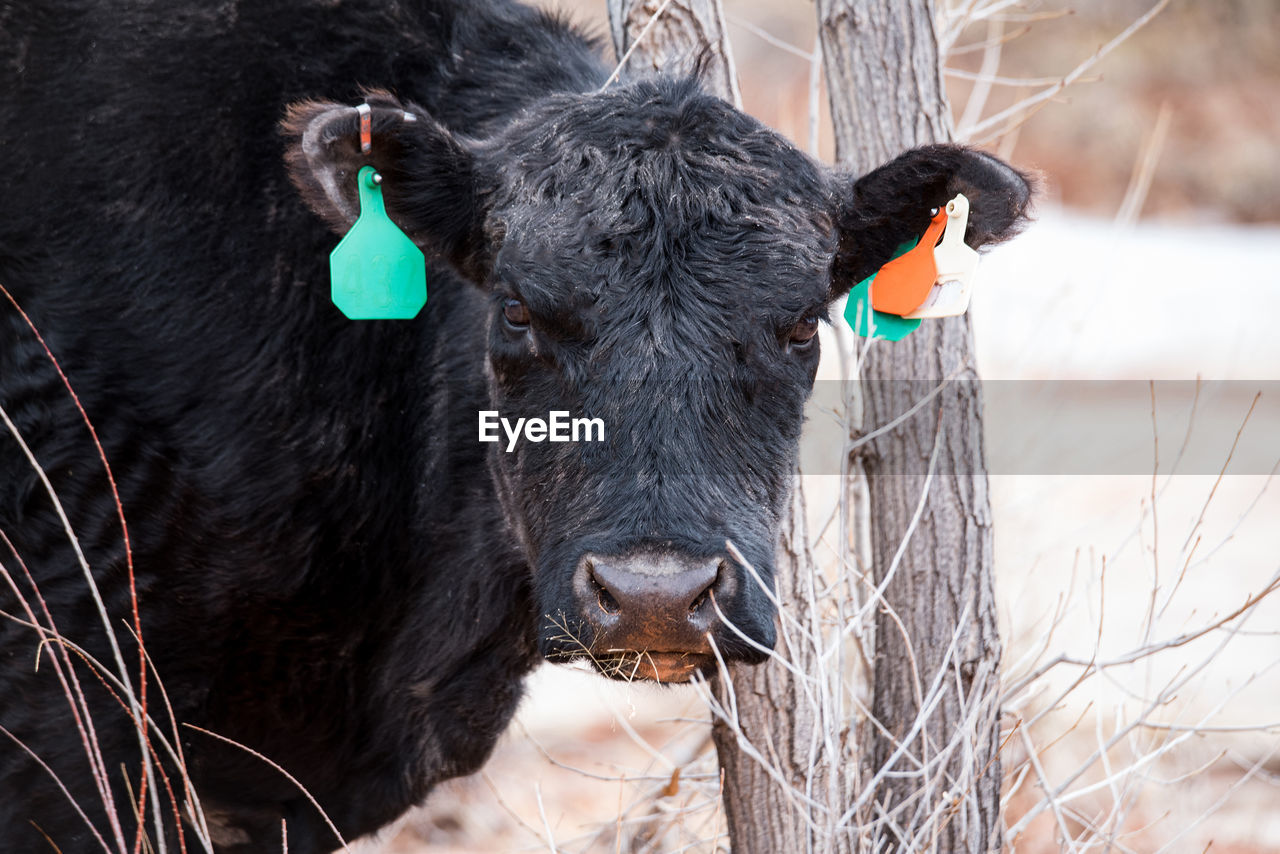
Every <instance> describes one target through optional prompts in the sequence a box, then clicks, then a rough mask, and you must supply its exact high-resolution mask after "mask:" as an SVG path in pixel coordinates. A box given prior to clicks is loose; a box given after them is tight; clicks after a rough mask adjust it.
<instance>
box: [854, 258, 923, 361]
mask: <svg viewBox="0 0 1280 854" xmlns="http://www.w3.org/2000/svg"><path fill="white" fill-rule="evenodd" d="M919 242H920V239H919V238H916V239H915V240H911V241H908V242H906V243H903V244H902V245H901V246H899V247H898V248H897V250H896V251H895V252H894V253H893V257H894V258H898V257H900V256H902V255H905V254H906V253H907V252H909V251H911V250H912V249H914V248H915V245H916V244H917V243H919ZM890 260H893V259H892V258H891V259H890ZM876 272H877V273H878V272H879V271H876ZM875 277H876V273H872V274H871V275H870V276H867V277H866V278H865V279H863V280H862V281H861V282H858V284H856V285H854V286H853V289H852V290H850V291H849V298H848V300H846V302H845V304H844V319H845V321H847V322H848V324H849V326H850V328H852V329H853V331H854V334H856V335H861V336H863V337H864V338H867V337H870V338H883V339H885V340H886V341H901V340H902V339H903V338H906V337H907V336H908V335H910V334H911V333H912V332H914V331H915V330H916V327H917V326H919V325H920V321H919V319H916V320H908V319H907V318H905V317H899V316H898V315H896V314H887V313H885V312H883V311H876V310H875V309H874V308H872V307H871V282H872V281H874V280H875ZM868 320H870V323H868Z"/></svg>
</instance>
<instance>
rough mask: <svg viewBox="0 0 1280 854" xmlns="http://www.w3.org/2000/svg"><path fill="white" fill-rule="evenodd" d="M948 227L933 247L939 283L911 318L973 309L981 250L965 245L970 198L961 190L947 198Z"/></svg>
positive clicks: (958, 312)
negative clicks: (970, 301)
mask: <svg viewBox="0 0 1280 854" xmlns="http://www.w3.org/2000/svg"><path fill="white" fill-rule="evenodd" d="M946 214H947V231H946V233H945V234H943V235H942V242H941V243H939V244H938V248H937V249H934V250H933V259H934V262H935V263H936V264H937V267H938V278H937V284H935V285H934V286H933V288H932V290H930V291H929V295H928V296H927V297H926V298H925V300H924V302H923V303H921V304H920V305H918V306H917V307H916V309H915V310H914V311H912V312H911V313H910V314H905V315H903V316H904V317H909V318H913V319H914V318H920V317H955V316H957V315H961V314H964V313H965V312H966V311H968V310H969V299H970V297H972V296H973V282H974V279H975V278H977V273H978V253H977V251H976V250H974V249H970V248H969V247H968V246H966V245H965V242H964V232H965V229H966V228H967V227H968V226H969V200H968V199H966V198H965V197H964V195H963V194H957V195H956V197H955V198H954V199H952V200H951V201H949V202H947V209H946Z"/></svg>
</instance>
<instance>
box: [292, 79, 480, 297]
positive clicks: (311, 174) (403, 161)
mask: <svg viewBox="0 0 1280 854" xmlns="http://www.w3.org/2000/svg"><path fill="white" fill-rule="evenodd" d="M366 103H368V104H369V110H368V131H369V132H368V143H369V145H368V147H367V150H365V149H364V146H362V139H361V121H362V118H363V116H362V110H361V109H359V108H357V107H353V106H350V105H343V104H335V103H331V102H323V101H303V102H300V103H297V104H293V105H292V106H291V107H289V111H288V114H287V115H286V116H285V119H284V121H283V122H282V124H281V128H282V132H283V133H284V136H285V138H286V144H287V149H286V153H285V160H286V162H287V164H288V167H289V175H290V177H291V178H292V179H293V183H294V184H295V185H296V186H297V187H298V191H299V192H300V193H301V194H302V198H303V200H304V201H305V202H306V203H307V205H309V206H310V207H311V209H312V210H314V211H315V212H316V213H318V214H319V215H320V216H321V217H323V218H324V220H325V221H326V222H328V223H329V225H330V227H331V228H333V230H334V231H336V232H338V233H339V234H345V233H346V232H347V230H348V229H350V228H351V225H352V224H353V223H354V222H355V221H356V217H357V216H359V214H360V203H359V195H358V189H357V187H356V176H357V175H358V173H359V171H360V168H361V167H363V166H373V167H374V168H375V169H377V170H378V173H379V174H380V175H381V176H382V185H381V186H382V194H383V199H384V201H385V203H386V208H387V214H388V215H389V216H390V217H391V219H392V220H393V221H394V222H395V223H396V224H397V225H398V226H400V228H401V229H402V230H403V231H404V232H405V233H406V234H408V235H409V237H410V239H412V240H413V242H414V243H416V244H417V245H418V246H420V247H421V248H422V250H423V251H424V252H425V253H426V254H427V255H428V256H434V257H438V258H441V259H443V260H445V261H447V262H449V263H450V264H452V265H453V266H454V267H455V268H457V270H458V271H459V272H460V273H462V274H463V275H464V276H466V277H467V278H469V279H471V280H473V281H475V282H478V283H482V282H483V281H484V280H485V278H486V276H487V275H488V269H489V264H490V261H489V256H490V253H489V252H488V249H487V245H486V240H485V236H484V221H485V211H484V210H483V208H482V205H481V203H480V193H479V191H478V185H477V180H476V179H477V168H476V162H475V158H474V157H473V156H472V154H471V152H469V151H468V150H467V149H466V148H465V147H464V146H463V145H462V144H461V143H460V142H459V141H458V140H457V138H456V137H454V136H453V134H451V133H450V132H449V131H448V130H447V129H446V128H444V127H443V126H441V125H440V124H439V123H438V122H436V121H435V120H434V119H432V118H431V117H430V116H429V115H428V114H427V113H426V112H425V111H423V110H421V109H416V108H414V107H413V106H411V105H410V106H405V105H403V104H401V103H400V101H398V100H397V99H396V98H395V97H393V96H391V95H389V94H387V93H385V92H371V93H369V94H368V96H367V100H366Z"/></svg>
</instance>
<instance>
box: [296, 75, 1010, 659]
mask: <svg viewBox="0 0 1280 854" xmlns="http://www.w3.org/2000/svg"><path fill="white" fill-rule="evenodd" d="M369 100H370V103H371V104H372V107H373V116H372V118H373V123H372V133H373V141H372V150H371V151H370V152H369V153H367V154H362V153H361V151H360V146H359V143H358V118H357V113H356V111H355V110H354V109H353V108H352V107H351V106H347V105H338V104H326V103H316V102H308V103H305V104H300V105H297V106H295V107H294V108H293V109H292V111H291V113H290V116H289V118H288V120H287V121H286V125H285V127H286V134H287V135H289V136H290V137H291V139H292V145H291V146H290V151H289V161H290V166H291V171H292V174H293V177H294V180H295V182H296V183H297V185H298V186H299V188H300V190H301V192H302V193H303V196H304V197H305V198H306V199H307V201H308V202H309V204H310V205H311V206H312V207H313V208H315V209H316V210H317V211H318V212H319V213H320V214H321V215H322V216H324V217H325V218H326V219H327V220H328V221H329V222H330V223H332V224H333V225H334V226H335V228H336V229H338V230H339V231H345V230H346V229H347V228H348V227H349V226H350V225H351V222H352V220H353V219H354V217H355V215H356V213H357V208H356V187H355V176H356V173H357V171H358V169H359V168H360V167H361V166H362V165H365V164H367V163H371V164H372V165H374V166H376V167H377V168H378V170H379V171H380V172H381V173H382V175H383V176H384V182H383V186H384V187H385V195H386V199H387V208H388V210H389V212H390V214H391V216H392V218H393V219H394V220H396V222H397V223H398V224H399V225H400V226H401V227H402V228H403V229H404V230H405V231H406V232H407V233H408V234H409V235H410V236H411V237H413V239H414V240H415V242H417V243H418V244H419V245H421V246H422V247H423V249H424V250H425V251H426V252H427V253H428V254H431V255H434V256H436V257H438V258H441V259H443V260H445V261H447V262H448V263H450V264H452V265H453V266H454V268H456V269H457V271H458V272H459V273H460V274H462V276H463V277H465V278H467V279H469V280H471V281H472V282H474V283H475V285H476V286H477V287H479V288H480V289H481V290H482V291H483V293H484V294H486V295H487V300H488V326H487V329H488V332H487V334H488V376H489V388H490V398H491V408H492V409H495V410H498V411H499V412H500V413H501V415H502V416H503V417H507V418H509V419H511V420H514V419H515V418H519V417H533V416H539V417H544V418H545V417H546V415H547V413H549V412H551V411H555V410H563V411H567V412H569V413H572V414H573V415H574V416H581V417H590V418H599V419H601V420H602V421H603V422H604V424H605V428H606V433H605V441H603V442H598V443H585V442H580V443H576V444H575V443H553V442H546V441H544V442H538V443H534V442H523V443H521V444H519V445H518V446H517V447H516V448H515V449H514V450H512V451H511V452H507V451H506V450H505V447H504V446H503V445H501V444H499V445H495V446H493V452H492V456H491V472H492V476H493V479H494V481H495V483H496V485H497V489H498V493H499V495H500V498H501V501H502V503H503V506H504V509H505V512H506V515H507V518H508V521H509V523H510V526H511V529H512V531H513V532H514V534H515V536H516V537H517V539H518V540H519V542H520V543H521V545H522V546H523V548H524V550H525V553H526V555H527V557H528V561H529V564H530V566H531V567H532V569H533V583H534V589H535V590H536V593H537V598H538V603H539V606H540V609H541V612H542V622H543V628H542V635H541V638H540V644H541V649H542V651H543V653H544V654H545V655H546V656H547V657H548V658H551V659H561V660H566V659H573V658H579V657H585V658H588V659H590V660H592V661H593V662H594V663H595V664H596V665H597V666H598V667H599V668H600V669H601V670H602V671H603V672H605V673H608V674H610V675H613V676H619V677H632V676H635V677H643V678H650V679H658V680H662V681H680V680H684V679H688V678H689V677H690V676H691V675H692V674H693V673H694V672H695V671H698V670H700V669H701V670H705V669H707V668H709V667H712V666H713V665H714V662H715V659H714V657H713V644H714V646H715V648H716V649H717V650H718V651H719V653H720V654H721V655H722V656H723V657H724V658H725V659H727V660H747V661H751V660H759V659H760V658H762V657H763V653H762V650H766V649H768V648H769V647H771V646H772V644H773V642H774V620H775V615H774V613H773V609H772V606H771V605H770V601H769V597H768V596H767V595H766V593H765V591H764V590H762V589H761V586H762V584H763V585H770V584H772V577H773V576H772V565H773V553H774V547H775V543H776V541H777V537H778V529H779V525H780V523H781V520H782V518H783V514H784V512H785V508H786V506H787V502H788V496H789V491H790V484H791V478H792V473H793V469H794V464H795V459H796V453H797V444H798V441H799V437H800V430H801V424H802V420H803V415H802V412H803V407H804V403H805V400H806V398H807V396H808V394H809V392H810V389H811V387H812V384H813V379H814V375H815V371H816V369H817V365H818V343H817V338H816V335H815V333H816V331H817V324H818V322H819V321H821V320H823V319H826V317H827V312H828V306H829V305H830V303H831V302H832V301H833V300H834V299H835V298H837V297H838V296H840V295H842V294H844V293H846V292H847V291H848V290H849V288H850V287H851V286H852V285H853V284H855V283H856V282H857V281H858V280H859V279H861V278H862V277H864V276H866V275H869V274H870V273H871V272H874V271H875V270H876V269H877V268H878V267H879V266H880V265H881V264H883V263H885V262H886V261H888V260H889V258H890V257H891V255H892V253H893V251H894V249H895V248H896V247H897V246H898V244H899V243H901V242H903V241H904V240H906V239H908V238H910V237H913V236H918V235H920V234H921V233H923V231H924V229H925V227H926V226H927V225H928V222H929V217H930V208H935V207H938V206H941V205H944V204H945V203H946V201H947V200H948V199H950V198H951V197H953V196H954V195H955V194H956V193H957V192H963V193H965V194H966V195H967V196H968V198H969V199H970V203H971V215H970V220H969V231H968V242H969V243H970V245H972V246H975V247H976V246H980V245H982V244H984V243H989V242H992V241H994V240H999V239H1002V238H1004V237H1007V236H1008V235H1010V234H1011V233H1012V231H1013V229H1015V228H1016V227H1017V225H1018V223H1019V221H1020V220H1021V219H1023V217H1024V212H1025V208H1026V206H1027V202H1028V198H1029V195H1030V191H1029V187H1028V184H1027V181H1026V180H1025V179H1024V177H1023V176H1022V175H1020V174H1019V173H1018V172H1016V171H1015V170H1013V169H1011V168H1010V167H1008V166H1006V165H1005V164H1003V163H1001V162H1000V161H998V160H996V159H995V158H992V157H990V156H988V155H985V154H982V153H979V152H976V151H971V150H968V149H965V148H961V147H958V146H948V145H939V146H932V147H928V148H922V149H916V150H913V151H909V152H907V153H906V154H904V155H902V156H901V157H899V158H898V159H897V160H894V161H893V162H891V163H889V164H887V165H885V166H883V167H881V168H880V169H877V170H876V171H874V172H872V173H870V174H868V175H865V176H863V177H861V178H856V179H855V178H853V177H850V176H846V175H842V174H840V173H838V172H833V171H831V170H829V169H827V168H825V167H824V166H822V165H820V164H818V163H816V162H814V161H813V160H811V159H810V158H809V157H807V156H806V155H804V154H803V153H801V152H800V151H798V150H796V149H795V148H794V147H793V146H792V145H791V144H789V143H788V142H787V141H786V140H785V139H783V138H782V137H780V136H779V135H777V134H775V133H773V132H772V131H770V130H768V129H767V128H765V127H763V126H762V125H761V124H759V123H758V122H756V121H755V120H753V119H751V118H750V117H748V116H746V115H744V114H743V113H741V112H739V111H737V110H735V109H733V108H732V107H730V106H729V105H727V104H725V103H724V102H722V101H720V100H718V99H716V98H713V97H710V96H707V95H705V94H702V93H700V92H699V91H698V90H697V87H696V84H694V83H692V82H687V81H685V82H680V81H666V82H662V81H641V82H637V83H633V84H631V85H629V86H626V87H619V88H617V89H613V90H609V91H606V92H603V93H593V94H565V95H555V96H551V97H548V98H546V99H545V100H543V101H541V102H539V103H537V104H536V105H534V106H533V107H531V108H528V109H526V110H525V111H523V112H521V113H520V114H519V116H518V117H516V118H515V119H514V120H513V121H512V122H511V123H510V124H508V125H506V126H505V127H503V128H501V129H500V130H498V131H497V132H495V133H493V134H492V135H491V136H488V137H486V138H483V139H470V138H463V137H461V136H456V135H454V134H452V133H451V132H450V131H448V130H447V129H445V128H444V127H442V126H441V125H439V124H438V123H437V122H435V121H434V120H433V119H432V118H431V116H430V115H428V114H427V113H426V112H425V111H423V110H421V109H420V108H417V107H414V106H412V105H403V104H401V103H399V102H397V101H396V100H394V99H393V98H391V97H390V96H388V95H385V94H374V95H372V96H371V97H370V99H369ZM727 542H732V543H733V544H734V545H735V546H736V548H737V550H738V552H739V554H740V555H741V556H742V557H743V558H745V560H746V562H747V563H749V564H750V565H751V567H753V568H754V571H755V572H754V574H752V573H751V572H749V571H748V570H747V568H745V567H744V566H743V565H741V564H740V563H739V561H738V560H737V559H736V558H735V557H734V556H733V554H732V552H731V551H730V550H729V549H728V548H727V547H726V543H727ZM726 623H729V624H731V625H726Z"/></svg>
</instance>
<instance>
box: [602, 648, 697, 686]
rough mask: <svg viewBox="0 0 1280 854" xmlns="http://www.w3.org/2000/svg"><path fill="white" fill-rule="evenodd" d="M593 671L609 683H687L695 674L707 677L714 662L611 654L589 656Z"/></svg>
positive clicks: (669, 654) (677, 654)
mask: <svg viewBox="0 0 1280 854" xmlns="http://www.w3.org/2000/svg"><path fill="white" fill-rule="evenodd" d="M592 663H593V664H594V665H595V667H596V669H597V670H599V671H600V673H602V674H603V675H605V676H607V677H609V678H610V679H618V680H621V681H625V682H638V681H642V682H689V681H691V680H692V679H693V677H694V674H696V673H704V674H705V673H708V672H710V670H711V669H712V668H713V667H714V666H715V658H714V657H713V656H712V655H710V654H708V653H705V652H688V651H666V652H663V651H657V650H643V651H640V650H630V649H628V650H610V651H609V652H608V653H607V654H605V655H595V656H592Z"/></svg>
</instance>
